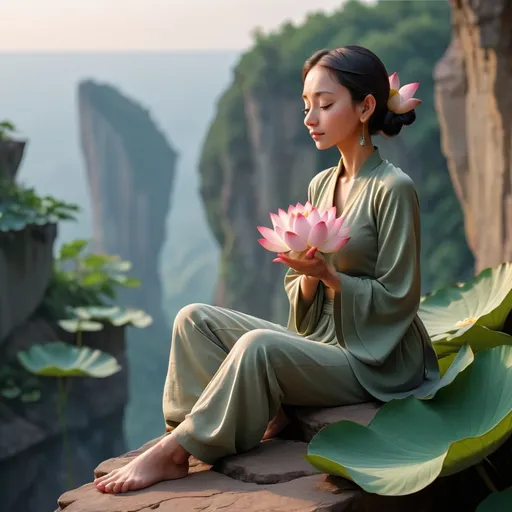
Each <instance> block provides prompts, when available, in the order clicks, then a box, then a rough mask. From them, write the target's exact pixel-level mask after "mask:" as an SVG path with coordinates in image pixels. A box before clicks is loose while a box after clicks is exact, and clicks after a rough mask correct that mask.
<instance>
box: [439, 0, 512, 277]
mask: <svg viewBox="0 0 512 512" xmlns="http://www.w3.org/2000/svg"><path fill="white" fill-rule="evenodd" d="M451 5H452V10H453V37H452V42H451V45H450V47H449V48H448V50H447V52H446V54H445V56H444V57H443V59H442V60H441V61H440V62H439V64H438V66H437V68H436V73H435V78H436V100H437V109H438V112H439V119H440V123H441V131H442V137H443V139H442V142H443V144H442V147H443V151H444V153H445V155H446V157H447V159H448V165H449V170H450V175H451V178H452V181H453V184H454V187H455V190H456V192H457V195H458V197H459V200H460V202H461V204H462V207H463V210H464V218H465V228H466V235H467V239H468V243H469V245H470V247H471V250H472V251H473V253H474V255H475V258H476V267H477V268H476V270H477V271H480V270H482V269H484V268H486V267H489V266H492V265H496V264H499V263H501V262H502V261H506V260H510V259H512V192H511V191H512V96H511V95H510V85H511V84H512V1H511V0H494V1H493V2H479V1H477V0H453V1H452V2H451Z"/></svg>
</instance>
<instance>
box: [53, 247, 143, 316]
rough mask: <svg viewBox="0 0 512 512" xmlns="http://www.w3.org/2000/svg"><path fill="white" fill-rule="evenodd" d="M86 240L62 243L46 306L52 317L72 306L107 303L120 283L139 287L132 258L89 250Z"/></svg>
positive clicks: (102, 304)
mask: <svg viewBox="0 0 512 512" xmlns="http://www.w3.org/2000/svg"><path fill="white" fill-rule="evenodd" d="M88 243H89V242H88V241H87V240H81V239H78V240H73V241H72V242H69V243H66V244H63V245H62V246H61V248H60V250H59V253H58V255H57V256H56V258H55V259H54V264H53V273H52V277H51V281H50V284H49V286H48V289H47V291H46V294H45V297H44V301H43V308H44V309H45V310H46V312H47V313H48V314H50V315H51V316H52V318H64V317H65V316H66V315H67V312H68V308H69V307H82V306H83V307H85V306H107V305H111V301H112V300H114V299H115V292H116V289H117V288H118V287H129V288H132V287H136V286H139V285H140V281H139V280H138V279H135V278H133V277H128V276H127V275H126V272H128V271H129V270H130V269H131V263H130V262H129V261H123V260H121V259H120V258H119V256H117V255H111V254H96V253H86V252H85V249H86V247H87V245H88Z"/></svg>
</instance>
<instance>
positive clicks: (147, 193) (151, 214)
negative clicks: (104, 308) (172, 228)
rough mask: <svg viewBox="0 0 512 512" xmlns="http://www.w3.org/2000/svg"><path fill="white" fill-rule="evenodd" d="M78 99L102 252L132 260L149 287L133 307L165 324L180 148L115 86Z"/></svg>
mask: <svg viewBox="0 0 512 512" xmlns="http://www.w3.org/2000/svg"><path fill="white" fill-rule="evenodd" d="M78 104H79V116H80V134H81V143H82V151H83V155H84V160H85V165H86V172H87V178H88V182H89V187H90V194H91V202H92V212H93V224H94V234H93V241H94V245H95V249H96V250H99V251H106V252H109V253H113V254H119V255H120V256H121V257H122V258H124V259H128V260H130V261H131V262H132V264H133V274H134V275H136V276H137V277H138V278H139V279H140V280H141V281H142V286H141V287H140V288H138V289H137V290H134V291H130V293H129V294H130V301H131V304H132V305H134V306H137V307H141V308H144V309H145V310H146V311H148V313H150V314H151V315H153V317H154V319H155V325H156V326H157V327H160V326H162V325H163V323H164V320H163V315H162V311H161V300H162V297H161V284H160V279H159V276H158V257H159V254H160V249H161V247H162V245H163V241H164V238H165V221H166V218H167V213H168V210H169V198H170V192H171V188H172V184H173V181H174V175H175V165H176V153H175V152H174V150H173V149H172V148H171V147H170V146H169V145H168V143H167V142H166V140H165V138H164V136H163V135H162V134H161V133H160V131H159V130H158V128H157V127H156V126H155V124H154V122H153V121H152V120H151V118H150V116H149V113H148V112H147V111H146V110H145V109H143V108H142V107H141V106H139V105H137V104H136V103H135V102H133V101H131V100H129V99H128V98H126V97H124V96H123V95H121V94H120V93H119V92H118V91H116V90H115V89H114V88H112V87H109V86H107V85H98V84H96V83H94V82H84V83H82V84H80V86H79V89H78Z"/></svg>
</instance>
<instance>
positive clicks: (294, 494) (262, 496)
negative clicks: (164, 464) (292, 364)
mask: <svg viewBox="0 0 512 512" xmlns="http://www.w3.org/2000/svg"><path fill="white" fill-rule="evenodd" d="M358 492H359V491H347V492H344V493H340V492H339V488H338V487H337V486H336V485H334V484H332V483H329V482H327V481H326V478H325V477H324V476H323V475H314V476H309V477H304V478H299V479H296V480H293V481H291V482H285V483H281V484H275V485H257V484H254V483H247V482H241V481H239V480H234V479H232V478H229V477H227V476H225V475H222V474H219V473H216V472H215V471H209V470H204V471H199V472H197V473H193V474H191V475H189V476H188V477H186V478H183V479H180V480H175V481H171V482H161V483H159V484H156V485H154V486H152V487H150V488H148V489H145V490H142V491H139V492H133V493H126V494H123V495H117V496H114V495H109V494H102V493H100V492H99V491H97V490H96V488H95V487H94V484H87V485H85V486H83V487H81V488H79V489H76V490H74V491H71V492H67V493H65V494H64V495H63V496H61V497H60V498H59V507H60V508H59V511H62V510H65V511H66V512H119V511H131V512H135V511H137V512H139V511H140V512H142V511H145V512H149V511H151V510H158V511H159V512H160V511H162V512H168V511H169V512H170V511H180V512H197V511H200V510H201V511H206V510H208V511H210V510H211V511H214V510H223V511H224V510H228V511H240V510H250V511H251V512H253V511H257V512H271V511H272V512H288V511H290V512H291V511H293V512H313V511H322V512H327V511H333V512H334V511H336V512H343V511H345V510H346V511H349V510H351V508H350V507H351V504H352V503H353V501H354V499H355V497H356V496H357V494H358Z"/></svg>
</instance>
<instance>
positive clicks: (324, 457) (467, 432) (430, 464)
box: [306, 346, 512, 496]
mask: <svg viewBox="0 0 512 512" xmlns="http://www.w3.org/2000/svg"><path fill="white" fill-rule="evenodd" d="M511 432H512V347H511V346H502V347H497V348H493V349H489V350H484V351H482V352H480V353H478V354H476V356H475V361H474V362H473V364H472V365H470V366H469V367H468V368H467V369H466V370H465V371H464V372H462V373H460V374H459V375H458V376H457V378H456V379H455V381H454V382H452V383H451V384H450V385H449V386H447V387H445V388H443V389H441V390H440V391H439V392H438V393H437V395H436V396H435V398H434V399H432V400H426V401H424V400H417V399H416V398H413V397H409V398H406V399H404V400H393V401H391V402H389V403H387V404H385V405H384V406H382V408H381V409H380V410H379V411H378V412H377V414H376V416H375V417H374V419H373V420H372V421H371V422H370V424H369V425H368V426H363V425H359V424H357V423H353V422H350V421H341V422H338V423H335V424H332V425H329V426H327V427H325V428H324V429H322V430H321V431H320V432H319V433H318V434H317V435H316V436H315V437H314V438H313V440H312V441H311V443H310V444H309V447H308V455H307V456H306V458H307V460H308V461H309V462H310V463H311V464H312V465H313V466H315V467H316V468H317V469H319V470H320V471H324V472H327V473H330V474H335V475H340V476H343V477H346V478H349V479H351V480H353V481H354V482H356V483H357V484H358V485H360V486H361V487H362V488H363V489H364V490H366V491H368V492H372V493H377V494H382V495H393V496H397V495H406V494H411V493H414V492H417V491H419V490H421V489H423V488H425V487H426V486H428V485H429V484H430V483H432V482H433V481H434V480H435V479H436V478H437V477H438V476H447V475H451V474H454V473H457V472H459V471H462V470H463V469H466V468H468V467H470V466H473V465H475V464H478V463H480V462H481V461H482V460H483V459H484V458H485V457H486V456H487V455H489V454H490V453H492V452H493V451H494V450H496V449H497V448H498V447H499V446H500V445H501V444H502V443H503V442H504V441H505V440H506V439H507V438H508V437H509V435H510V433H511Z"/></svg>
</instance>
